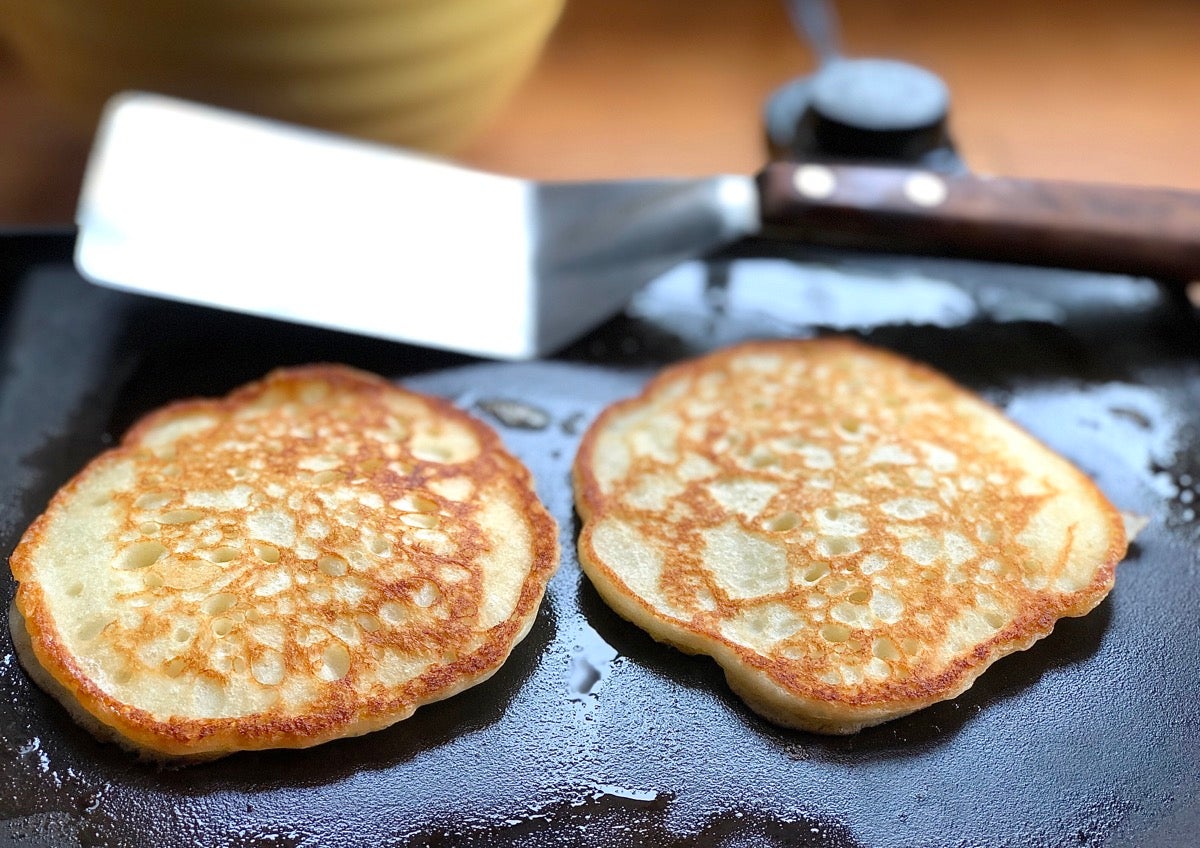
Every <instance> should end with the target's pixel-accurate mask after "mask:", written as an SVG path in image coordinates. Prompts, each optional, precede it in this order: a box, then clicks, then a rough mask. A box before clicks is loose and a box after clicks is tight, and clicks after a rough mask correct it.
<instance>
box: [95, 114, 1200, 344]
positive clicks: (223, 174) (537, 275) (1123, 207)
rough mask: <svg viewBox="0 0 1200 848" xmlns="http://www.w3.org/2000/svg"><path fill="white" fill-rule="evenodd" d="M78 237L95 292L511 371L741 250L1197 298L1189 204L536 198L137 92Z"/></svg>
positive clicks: (898, 184)
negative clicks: (825, 255) (1014, 268)
mask: <svg viewBox="0 0 1200 848" xmlns="http://www.w3.org/2000/svg"><path fill="white" fill-rule="evenodd" d="M77 222H78V225H79V237H78V241H77V246H76V264H77V266H78V268H79V270H80V272H81V273H82V274H83V275H84V276H85V277H86V278H87V279H89V280H92V281H93V282H96V283H100V284H103V285H108V286H113V287H116V288H121V289H126V290H130V291H136V292H142V293H145V294H151V295H157V296H161V297H167V298H172V299H177V300H183V301H189V302H193V303H200V304H207V305H211V306H216V307H221V308H225V309H231V310H236V311H241V312H248V313H252V314H256V315H263V316H268V317H272V318H278V319H283V320H289V321H296V322H300V323H306V324H313V325H319V326H324V327H332V328H337V329H342V330H347V331H351V332H356V333H362V334H366V335H372V336H379V337H383V338H388V339H395V340H401V341H406V342H411V343H416V344H421V345H428V346H433V347H439V348H447V349H453V350H460V351H464V352H468V353H473V354H479V355H483V356H492V357H499V358H514V359H520V358H529V357H534V356H539V355H542V354H545V353H548V352H552V351H553V350H555V349H557V348H558V347H561V346H562V345H564V344H565V343H567V342H569V341H570V340H572V339H573V338H575V337H577V336H578V335H580V334H582V333H583V332H585V331H586V330H587V329H589V328H590V327H592V326H594V325H595V324H597V323H599V322H600V321H602V320H603V319H604V318H606V317H608V316H609V315H611V314H613V313H614V312H616V311H617V310H619V309H620V308H621V306H622V305H623V304H624V303H625V302H626V300H627V299H628V298H629V296H630V295H631V294H632V293H633V292H634V291H636V290H637V289H638V288H639V287H640V286H642V285H644V284H645V283H646V282H648V281H649V280H651V279H653V278H654V277H655V276H657V275H658V274H660V273H662V272H664V271H666V270H667V269H669V268H670V267H671V266H672V265H674V264H676V263H678V262H680V261H682V260H684V259H688V258H691V257H696V256H700V255H703V254H704V253H706V252H709V251H711V250H713V249H716V248H718V247H720V246H722V245H724V244H727V243H729V242H731V241H733V240H736V239H738V238H740V237H743V236H747V235H762V234H764V233H765V234H767V235H771V236H776V235H777V236H780V237H784V238H798V239H804V240H806V241H809V242H812V243H818V244H833V245H839V246H844V247H853V248H870V249H886V250H902V251H914V252H922V253H941V254H948V255H959V256H973V257H981V258H989V259H1001V260H1008V261H1020V262H1031V263H1035V264H1051V265H1052V264H1062V265H1069V266H1074V267H1084V268H1092V269H1099V270H1113V271H1121V272H1125V273H1136V274H1148V275H1152V276H1169V277H1179V278H1184V279H1192V278H1200V195H1195V194H1189V193H1185V192H1175V191H1165V190H1151V189H1133V188H1121V187H1111V186H1109V187H1104V186H1089V185H1076V184H1068V183H1038V182H1029V181H1019V180H1002V179H984V178H979V177H973V176H946V175H935V174H932V173H927V172H922V171H914V170H909V169H903V168H884V167H866V166H829V165H824V164H805V163H796V162H780V163H772V164H770V165H768V166H767V167H766V168H765V169H764V170H763V171H762V172H760V173H759V174H758V175H756V176H753V177H752V176H732V175H726V176H714V177H705V178H702V179H667V180H635V181H609V182H584V183H538V182H533V181H529V180H521V179H514V178H511V177H503V176H498V175H495V174H487V173H481V172H478V171H472V170H468V169H465V168H461V167H457V166H455V165H452V164H449V163H447V162H443V161H436V160H432V159H429V158H425V157H422V156H418V155H414V154H412V153H409V152H405V151H401V150H396V149H391V148H387V147H383V146H378V145H374V144H369V143H365V142H360V141H354V140H350V139H346V138H342V137H338V136H333V135H329V134H326V133H321V132H317V131H314V130H307V129H301V128H297V127H292V126H288V125H284V124H280V123H277V122H273V121H267V120H263V119H259V118H252V117H248V116H245V115H239V114H235V113H231V112H226V111H223V110H218V109H214V108H211V107H207V106H200V105H197V104H193V103H188V102H184V101H179V100H174V99H170V98H165V97H161V96H157V95H149V94H126V95H122V96H120V97H118V98H117V99H116V100H114V102H113V103H112V104H110V106H109V109H108V111H107V112H106V114H105V117H104V118H103V120H102V122H101V126H100V129H99V132H98V135H97V139H96V142H95V146H94V149H93V152H92V157H91V161H90V163H89V166H88V171H87V175H86V178H85V181H84V186H83V191H82V195H81V199H80V204H79V211H78V216H77Z"/></svg>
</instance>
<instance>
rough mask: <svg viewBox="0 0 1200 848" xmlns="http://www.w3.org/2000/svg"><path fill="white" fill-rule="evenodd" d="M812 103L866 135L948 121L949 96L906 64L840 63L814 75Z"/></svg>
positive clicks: (942, 86)
mask: <svg viewBox="0 0 1200 848" xmlns="http://www.w3.org/2000/svg"><path fill="white" fill-rule="evenodd" d="M810 105H811V107H812V109H813V111H815V112H816V113H817V115H818V116H820V117H821V118H823V119H824V120H826V121H832V122H835V123H838V124H841V125H842V126H846V127H853V128H854V129H858V130H863V131H865V132H877V133H893V132H914V131H917V130H921V129H924V128H925V127H930V126H933V125H935V124H939V123H941V122H942V121H944V120H945V119H946V113H947V111H948V110H949V108H950V92H949V91H948V90H947V89H946V84H945V83H943V82H942V81H941V79H939V78H938V77H937V76H936V75H935V74H932V73H930V72H929V71H927V70H925V69H924V68H919V67H917V66H916V65H910V64H908V63H907V62H897V61H894V60H892V59H839V60H837V61H834V62H832V63H830V64H829V65H826V66H825V67H824V68H822V69H821V71H820V73H818V74H817V75H816V76H815V77H813V81H812V95H811V102H810Z"/></svg>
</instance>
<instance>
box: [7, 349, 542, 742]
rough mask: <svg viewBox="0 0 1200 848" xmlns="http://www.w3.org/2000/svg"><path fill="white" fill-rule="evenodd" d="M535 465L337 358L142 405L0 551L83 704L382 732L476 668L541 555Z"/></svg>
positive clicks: (32, 632) (321, 738)
mask: <svg viewBox="0 0 1200 848" xmlns="http://www.w3.org/2000/svg"><path fill="white" fill-rule="evenodd" d="M557 559H558V543H557V531H556V527H555V523H554V521H553V519H552V518H551V517H550V516H549V514H548V513H547V512H546V510H545V509H544V507H543V506H542V505H541V503H540V502H539V501H538V499H537V497H536V495H535V493H534V489H533V485H532V482H531V478H530V475H529V472H528V471H527V470H526V469H525V467H524V466H523V465H521V463H520V462H518V461H517V460H516V459H515V458H513V457H512V456H511V455H510V454H509V453H507V452H506V451H505V450H504V448H503V446H502V445H501V443H500V440H499V438H498V437H497V436H496V434H495V433H494V432H492V431H491V430H490V429H489V428H487V427H486V426H484V425H483V424H482V423H480V422H479V421H476V420H475V419H473V418H472V417H470V416H468V415H467V414H466V413H464V412H462V411H460V410H458V409H456V408H455V407H453V406H452V405H451V404H449V403H448V402H446V401H443V400H439V399H436V398H431V397H425V396H422V395H419V394H415V393H413V392H409V391H406V390H404V389H401V388H398V387H396V386H394V385H392V384H390V383H388V382H386V381H384V380H383V379H380V378H378V377H375V376H372V375H369V374H365V373H362V372H359V371H355V370H352V369H349V368H345V367H339V366H310V367H303V368H292V369H283V370H279V371H275V372H273V373H272V374H270V375H268V376H267V377H266V378H265V379H263V380H262V381H260V382H257V383H253V384H250V385H248V386H245V387H243V388H240V389H238V390H236V391H235V392H233V393H232V394H231V395H229V396H228V397H226V398H224V399H219V400H195V401H186V402H181V403H176V404H173V405H171V406H168V407H166V408H164V409H162V410H160V411H158V412H155V413H153V414H151V415H149V416H147V417H146V418H144V419H143V420H142V421H140V422H139V423H137V424H136V425H135V426H134V427H133V428H132V429H131V430H130V431H129V433H128V434H127V435H126V436H125V438H124V439H123V440H122V442H121V444H120V446H118V447H116V448H114V449H112V450H110V451H108V452H106V453H104V454H103V455H101V456H100V457H98V458H97V459H95V460H94V461H93V462H92V463H90V464H89V465H88V466H87V467H86V468H85V469H84V470H83V471H82V472H80V474H79V475H77V476H76V477H75V478H74V479H73V480H71V481H70V482H69V483H68V484H67V485H66V486H64V487H63V489H62V490H61V491H59V493H58V494H57V495H55V497H54V499H53V500H52V501H51V502H50V505H49V507H48V508H47V510H46V512H45V513H44V514H43V515H42V516H41V517H39V518H38V519H37V520H36V521H35V522H34V523H33V525H32V526H31V527H30V528H29V529H28V531H27V532H26V533H25V536H24V538H23V539H22V540H21V543H20V544H19V546H18V547H17V549H16V551H15V552H14V553H13V555H12V558H11V566H12V571H13V574H14V576H15V577H16V579H17V580H18V581H19V584H20V585H19V588H18V591H17V596H16V601H15V610H14V614H13V615H12V617H11V624H12V627H13V630H14V640H15V641H16V642H17V644H18V651H19V653H20V656H21V659H22V661H23V663H24V665H25V666H26V668H27V669H28V670H29V672H30V674H31V676H32V677H34V679H35V680H37V681H38V682H39V683H41V684H42V685H43V686H44V688H46V689H47V690H49V691H51V692H52V693H53V694H55V695H56V697H58V698H59V699H60V700H61V701H62V702H63V703H64V705H65V706H67V708H68V709H69V710H70V711H71V712H72V714H73V715H75V716H76V717H77V718H79V719H80V720H81V721H82V722H83V723H85V724H86V725H88V726H89V727H91V728H92V729H93V730H95V731H96V732H97V733H98V734H100V735H102V736H105V737H108V738H111V739H114V740H116V741H118V742H120V743H122V744H124V745H126V746H127V747H130V748H132V749H134V750H136V751H138V752H140V753H141V754H143V755H146V756H149V757H153V758H158V759H176V758H183V759H203V758H210V757H214V756H220V755H223V754H228V753H231V752H234V751H239V750H245V749H261V748H298V747H306V746H310V745H315V744H318V743H321V742H326V741H329V740H333V739H337V738H340V737H345V736H354V735H358V734H362V733H366V732H368V731H372V730H377V729H379V728H382V727H386V726H388V725H390V724H392V723H393V722H396V721H399V720H400V719H403V718H406V717H408V716H409V715H411V714H412V712H413V711H414V710H415V709H416V708H417V707H419V706H421V705H423V704H427V703H430V702H432V701H437V700H440V699H442V698H447V697H449V696H451V695H454V694H455V693H458V692H461V691H462V690H464V689H466V688H468V687H470V686H473V685H475V684H477V683H480V682H481V681H483V680H485V679H487V678H488V677H489V676H491V675H492V674H493V673H494V672H495V671H496V669H497V668H499V667H500V665H501V664H502V663H503V662H504V661H505V659H506V658H507V657H508V655H509V653H510V651H511V650H512V649H513V646H514V645H516V643H517V642H518V641H520V639H521V638H523V637H524V636H525V634H526V633H527V632H528V630H529V628H530V626H531V624H532V622H533V620H534V617H535V615H536V613H537V609H538V605H539V604H540V602H541V599H542V596H543V594H544V592H545V589H546V584H547V582H548V580H549V578H550V575H551V574H552V573H553V570H554V568H555V567H556V565H557Z"/></svg>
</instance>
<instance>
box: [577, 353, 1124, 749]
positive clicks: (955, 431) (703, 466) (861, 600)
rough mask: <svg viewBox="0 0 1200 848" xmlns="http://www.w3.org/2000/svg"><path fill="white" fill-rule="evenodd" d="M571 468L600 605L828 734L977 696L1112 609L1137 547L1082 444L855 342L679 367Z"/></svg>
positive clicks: (622, 413)
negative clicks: (993, 672)
mask: <svg viewBox="0 0 1200 848" xmlns="http://www.w3.org/2000/svg"><path fill="white" fill-rule="evenodd" d="M573 482H574V487H575V497H576V507H577V510H578V512H579V514H580V516H581V517H582V519H583V521H584V526H583V529H582V532H581V534H580V538H579V557H580V561H581V563H582V565H583V568H584V571H585V572H586V573H587V574H588V576H589V577H590V578H591V580H592V582H593V584H594V585H595V586H596V588H597V590H598V591H599V592H600V594H601V596H602V597H603V598H604V599H605V601H606V602H607V603H608V604H609V605H610V606H611V607H613V609H615V610H616V611H617V612H618V613H619V614H620V615H622V616H623V617H625V618H626V619H628V620H630V621H632V622H633V623H635V624H637V625H639V626H640V627H642V628H643V629H645V630H647V631H648V632H649V633H650V634H651V635H652V636H654V637H655V638H656V639H658V640H660V641H663V642H665V643H668V644H671V645H674V646H675V647H677V648H679V649H681V650H683V651H686V652H688V653H700V654H707V655H710V656H712V657H713V658H714V659H716V661H717V662H718V663H719V664H720V665H721V667H722V668H723V669H724V671H725V674H726V678H727V680H728V682H729V684H730V686H731V688H732V689H733V690H734V691H735V692H736V693H737V694H738V695H739V696H741V697H742V699H743V700H744V701H745V702H746V703H747V704H748V705H749V706H750V707H751V708H752V709H754V710H755V711H756V712H758V713H760V714H761V715H763V716H764V717H765V718H767V719H769V720H771V721H773V722H775V723H778V724H781V725H785V726H789V727H794V728H800V729H805V730H810V731H815V732H821V733H852V732H855V731H857V730H859V729H861V728H863V727H867V726H870V725H874V724H878V723H881V722H883V721H887V720H890V719H893V718H897V717H899V716H902V715H905V714H908V713H911V712H913V711H915V710H918V709H921V708H923V707H926V706H929V705H931V704H933V703H936V702H938V701H942V700H946V699H949V698H953V697H955V696H956V695H958V694H960V693H962V692H963V691H965V690H966V689H967V688H969V687H970V686H971V684H972V683H973V682H974V681H975V679H976V678H977V677H978V676H979V675H980V674H981V673H982V672H983V671H984V670H986V669H987V668H988V666H990V665H991V664H992V663H993V662H995V661H996V660H997V659H999V658H1001V657H1003V656H1005V655H1007V654H1009V653H1012V652H1014V651H1019V650H1023V649H1025V648H1028V647H1029V646H1030V645H1032V644H1033V643H1034V642H1035V641H1037V640H1038V639H1040V638H1042V637H1044V636H1046V635H1047V634H1049V633H1050V631H1051V630H1052V628H1053V626H1054V623H1055V622H1056V621H1057V620H1058V619H1059V618H1061V617H1064V616H1079V615H1084V614H1086V613H1087V612H1088V611H1090V610H1091V609H1093V608H1094V607H1095V606H1096V605H1097V604H1099V603H1100V601H1102V600H1103V598H1104V597H1105V596H1106V595H1107V593H1108V592H1109V590H1110V589H1111V587H1112V585H1113V581H1114V577H1115V568H1116V565H1117V563H1118V562H1119V561H1120V559H1121V558H1122V557H1123V556H1124V554H1125V550H1126V536H1125V531H1124V527H1123V522H1122V518H1121V516H1120V514H1119V513H1118V512H1117V511H1116V510H1115V509H1114V508H1113V507H1112V505H1111V504H1110V503H1109V502H1108V501H1107V500H1106V499H1105V497H1104V496H1103V494H1102V493H1101V492H1100V491H1099V490H1098V489H1097V488H1096V486H1095V485H1094V484H1093V483H1092V482H1091V481H1090V480H1089V479H1088V478H1087V477H1085V476H1084V475H1083V474H1082V473H1081V472H1079V471H1078V470H1077V469H1075V468H1074V467H1073V466H1071V465H1070V464H1069V463H1068V462H1066V461H1065V460H1063V459H1062V458H1060V457H1058V456H1057V455H1055V454H1054V453H1053V452H1052V451H1050V450H1049V449H1048V448H1046V447H1045V446H1043V445H1042V444H1041V443H1039V442H1037V441H1036V440H1035V439H1033V437H1031V436H1029V435H1028V434H1027V433H1025V432H1024V431H1022V430H1020V429H1019V428H1018V427H1016V426H1015V425H1013V424H1011V423H1010V422H1008V421H1007V420H1006V419H1004V418H1003V417H1002V416H1001V414H1000V413H999V412H998V411H996V410H995V409H994V408H992V407H990V406H988V405H987V404H986V403H984V402H983V401H982V400H980V399H979V398H977V397H975V396H974V395H972V394H971V393H969V392H967V391H966V390H965V389H963V388H961V387H959V386H957V385H955V384H954V383H952V382H951V381H950V380H948V379H947V378H946V377H944V376H942V375H940V374H938V373H937V372H935V371H933V370H931V369H929V368H927V367H924V366H921V365H918V364H916V363H913V362H910V361H908V360H905V359H903V358H901V357H899V356H896V355H894V354H891V353H888V352H885V351H882V350H877V349H873V348H870V347H867V346H865V345H861V344H859V343H856V342H853V341H851V340H848V339H832V338H827V339H820V340H807V341H783V342H753V343H747V344H742V345H738V346H735V347H732V348H729V349H726V350H723V351H719V352H717V353H714V354H711V355H708V356H705V357H702V358H700V359H697V360H693V361H689V362H685V363H682V364H679V365H676V366H673V367H670V368H668V369H666V370H664V371H663V372H662V373H661V374H659V375H658V376H657V377H656V378H655V379H653V380H652V381H651V382H650V383H649V384H648V385H647V386H646V388H645V389H644V391H643V392H642V393H641V394H640V395H639V396H637V397H635V398H631V399H629V400H625V401H622V402H619V403H616V404H614V405H613V406H611V407H609V408H608V409H606V410H605V411H604V412H603V413H602V414H601V415H600V416H599V418H598V419H597V420H596V422H595V423H594V424H593V425H592V426H591V428H589V430H588V432H587V433H586V434H585V435H584V438H583V440H582V443H581V445H580V448H579V452H578V455H577V457H576V461H575V464H574V467H573ZM739 557H740V559H741V561H738V560H739Z"/></svg>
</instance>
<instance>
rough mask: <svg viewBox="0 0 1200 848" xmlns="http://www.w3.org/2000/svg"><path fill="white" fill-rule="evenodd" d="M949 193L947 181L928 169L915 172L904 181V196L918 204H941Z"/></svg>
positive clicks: (926, 205)
mask: <svg viewBox="0 0 1200 848" xmlns="http://www.w3.org/2000/svg"><path fill="white" fill-rule="evenodd" d="M948 193H949V192H948V191H947V188H946V182H945V181H944V180H943V179H942V178H941V177H938V176H936V175H934V174H930V173H928V172H926V171H921V172H919V173H916V174H913V175H912V176H910V177H909V178H908V179H906V180H905V181H904V196H905V197H907V198H908V199H909V201H910V202H912V203H914V204H916V205H917V206H924V207H926V208H929V207H933V206H941V205H942V204H943V203H945V202H946V195H947V194H948Z"/></svg>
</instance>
